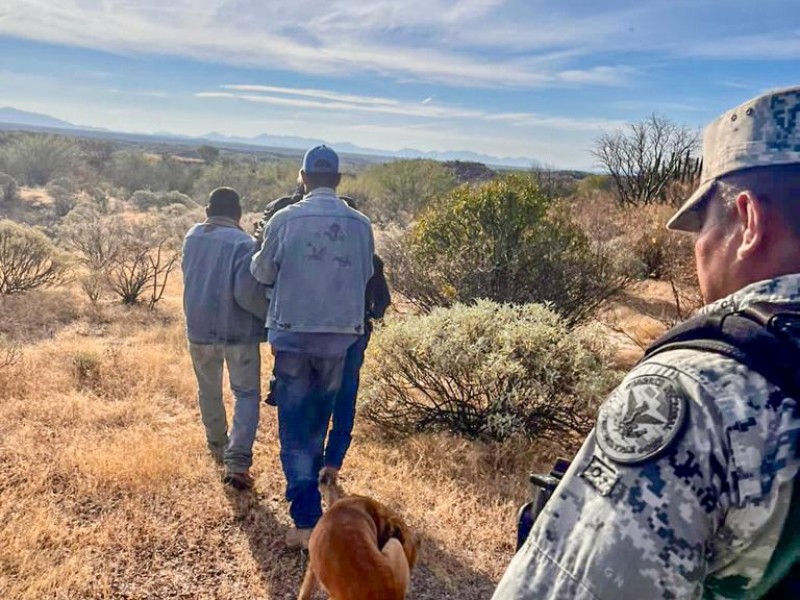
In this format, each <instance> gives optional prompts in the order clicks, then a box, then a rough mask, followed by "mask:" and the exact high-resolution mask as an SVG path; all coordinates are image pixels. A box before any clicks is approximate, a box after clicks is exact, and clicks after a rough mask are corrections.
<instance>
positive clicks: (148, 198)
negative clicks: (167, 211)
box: [131, 190, 195, 210]
mask: <svg viewBox="0 0 800 600" xmlns="http://www.w3.org/2000/svg"><path fill="white" fill-rule="evenodd" d="M131 202H133V204H134V205H136V208H138V209H139V210H148V209H150V208H158V209H162V208H167V207H169V206H173V205H175V204H183V205H184V206H189V205H194V204H195V202H194V200H192V199H191V198H190V197H189V196H187V195H186V194H181V193H180V192H177V191H172V192H151V191H150V190H137V191H135V192H133V195H132V196H131Z"/></svg>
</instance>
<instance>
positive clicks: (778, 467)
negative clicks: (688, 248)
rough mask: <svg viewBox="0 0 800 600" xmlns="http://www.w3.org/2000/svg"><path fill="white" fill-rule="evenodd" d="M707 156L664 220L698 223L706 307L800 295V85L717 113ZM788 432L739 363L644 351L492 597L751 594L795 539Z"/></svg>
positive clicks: (794, 428)
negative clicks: (685, 196)
mask: <svg viewBox="0 0 800 600" xmlns="http://www.w3.org/2000/svg"><path fill="white" fill-rule="evenodd" d="M703 158H704V161H705V162H704V166H703V176H702V182H701V185H700V188H699V189H698V190H697V191H696V192H695V193H694V194H693V195H692V197H691V198H690V199H689V200H688V201H687V202H686V204H685V205H684V206H683V207H682V208H681V209H680V210H679V211H678V213H677V214H676V215H675V216H674V217H673V218H672V220H671V221H670V222H669V224H668V227H670V228H671V229H675V230H683V231H689V232H692V233H693V234H694V235H695V236H696V243H695V258H696V261H697V270H698V277H699V281H700V287H701V291H702V292H703V295H704V298H705V299H706V301H707V302H710V304H708V305H707V306H706V307H705V308H704V309H702V310H703V311H705V312H706V313H713V312H714V311H723V310H730V309H732V308H733V309H740V308H744V307H746V306H748V305H751V304H752V303H754V302H763V301H768V302H773V303H788V302H798V301H800V87H798V88H793V89H786V90H780V91H777V92H771V93H768V94H765V95H762V96H760V97H758V98H755V99H753V100H751V101H749V102H746V103H745V104H743V105H741V106H739V107H737V108H735V109H733V110H731V111H728V112H727V113H725V114H724V115H722V116H721V117H720V118H718V119H717V120H716V121H714V122H713V123H712V124H711V125H710V126H709V127H708V129H707V130H706V132H705V136H704V140H703ZM795 341H796V342H798V341H800V340H797V339H795ZM798 440H800V410H799V409H798V401H797V400H795V399H790V398H787V397H786V394H785V392H782V391H781V390H780V389H778V388H776V387H775V386H774V384H771V383H770V382H768V381H767V380H766V379H765V378H764V377H762V376H761V375H760V374H758V373H756V372H754V371H752V370H750V369H749V368H748V367H746V366H744V365H743V364H741V363H739V362H736V361H734V360H733V359H730V358H727V357H724V356H723V355H720V354H715V353H712V352H705V351H699V350H689V349H675V350H667V351H665V352H663V353H660V354H657V355H654V356H653V357H652V358H648V359H646V360H644V361H643V362H641V363H640V364H638V365H637V366H636V367H635V368H634V369H633V370H632V371H631V372H630V373H629V374H628V375H627V376H626V377H625V379H624V380H623V382H622V384H621V385H620V386H619V387H618V388H617V389H616V390H615V391H614V392H613V393H612V394H611V396H610V397H609V398H608V399H607V400H606V402H605V403H604V404H603V406H602V408H601V409H600V411H599V413H598V419H597V425H596V427H595V430H594V431H593V432H592V433H591V434H590V436H589V437H588V439H587V440H586V441H585V443H584V444H583V447H582V448H581V450H580V451H579V453H578V455H577V456H576V457H575V460H574V461H573V462H572V465H571V467H570V469H569V470H568V471H567V473H566V475H565V477H564V479H563V481H562V482H561V484H560V485H559V487H558V489H557V490H556V491H555V493H554V495H553V497H552V498H551V499H550V501H549V503H548V504H547V505H546V506H545V508H544V510H543V511H542V514H541V515H540V516H539V518H538V520H537V521H536V523H535V525H534V528H533V530H532V531H531V534H530V536H529V538H528V540H527V542H526V543H525V544H524V545H523V547H522V548H521V549H520V551H519V552H518V553H517V555H516V556H515V557H514V559H513V561H512V562H511V564H510V565H509V567H508V570H507V571H506V573H505V575H504V577H503V579H502V581H501V582H500V584H499V586H498V588H497V590H496V592H495V594H494V598H495V599H496V600H511V599H521V598H525V599H528V598H530V599H540V598H564V599H575V600H616V599H628V598H630V599H637V600H641V599H659V600H660V599H665V600H666V599H684V598H704V599H705V598H751V597H763V595H762V593H761V592H760V591H759V588H763V587H766V586H765V582H766V581H767V580H768V579H769V577H770V572H771V571H773V570H774V565H775V564H776V561H777V560H779V559H780V555H781V552H782V546H781V545H782V544H785V543H786V541H787V538H788V541H789V542H790V543H791V542H794V543H796V540H792V539H791V538H790V536H789V535H787V532H788V531H789V524H790V523H792V521H791V520H790V518H794V519H796V516H797V514H798V513H797V508H798V507H797V503H800V498H798V497H793V487H794V486H795V484H794V481H795V478H796V477H798V467H800V457H799V456H798V454H799V453H800V450H798ZM795 489H800V487H795ZM797 495H798V494H797V493H795V496H797ZM793 505H794V506H793ZM792 515H793V516H792ZM793 526H796V523H794V525H793ZM782 534H783V536H784V537H783V538H781V535H782ZM784 556H785V553H784ZM796 569H797V567H796V566H795V572H796ZM770 597H787V596H784V595H777V596H776V595H774V593H773V595H772V596H770Z"/></svg>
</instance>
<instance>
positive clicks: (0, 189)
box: [0, 173, 18, 202]
mask: <svg viewBox="0 0 800 600" xmlns="http://www.w3.org/2000/svg"><path fill="white" fill-rule="evenodd" d="M17 191H18V188H17V180H16V179H14V178H13V177H12V176H11V175H7V174H6V173H0V200H2V201H3V202H13V201H14V200H16V199H17Z"/></svg>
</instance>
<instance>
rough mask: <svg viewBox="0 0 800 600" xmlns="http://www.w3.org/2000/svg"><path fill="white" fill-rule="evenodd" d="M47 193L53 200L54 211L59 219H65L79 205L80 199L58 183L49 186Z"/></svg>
mask: <svg viewBox="0 0 800 600" xmlns="http://www.w3.org/2000/svg"><path fill="white" fill-rule="evenodd" d="M47 193H48V194H49V195H50V197H51V198H52V199H53V210H54V211H55V213H56V216H57V217H65V216H67V215H68V214H69V212H70V211H71V210H72V209H73V208H75V206H76V205H77V204H78V198H77V197H76V196H75V194H74V193H73V192H72V191H71V190H70V189H68V188H65V187H63V186H61V185H58V184H56V183H52V182H51V183H50V184H48V186H47Z"/></svg>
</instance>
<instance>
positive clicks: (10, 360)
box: [0, 334, 21, 371]
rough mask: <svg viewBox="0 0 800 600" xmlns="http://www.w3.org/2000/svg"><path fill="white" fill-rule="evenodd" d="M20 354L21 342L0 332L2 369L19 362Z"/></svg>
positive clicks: (0, 367) (0, 364)
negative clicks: (10, 338) (7, 337)
mask: <svg viewBox="0 0 800 600" xmlns="http://www.w3.org/2000/svg"><path fill="white" fill-rule="evenodd" d="M20 354H21V353H20V349H19V344H18V343H16V342H14V341H11V340H8V339H6V336H4V335H2V334H0V371H3V370H4V369H8V368H9V367H12V366H14V365H15V364H17V362H18V361H19V358H20Z"/></svg>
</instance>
